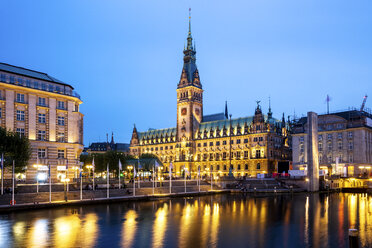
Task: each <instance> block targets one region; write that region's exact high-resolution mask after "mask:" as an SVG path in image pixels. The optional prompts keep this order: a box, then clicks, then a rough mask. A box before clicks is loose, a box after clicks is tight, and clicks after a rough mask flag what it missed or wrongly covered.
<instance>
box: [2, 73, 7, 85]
mask: <svg viewBox="0 0 372 248" xmlns="http://www.w3.org/2000/svg"><path fill="white" fill-rule="evenodd" d="M1 82H4V83H6V75H5V74H1Z"/></svg>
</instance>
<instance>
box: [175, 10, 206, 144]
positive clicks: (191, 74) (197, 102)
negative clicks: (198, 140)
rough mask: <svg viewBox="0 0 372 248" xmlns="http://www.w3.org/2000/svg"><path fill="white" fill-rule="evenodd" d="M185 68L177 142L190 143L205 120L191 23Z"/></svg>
mask: <svg viewBox="0 0 372 248" xmlns="http://www.w3.org/2000/svg"><path fill="white" fill-rule="evenodd" d="M183 54H184V57H183V68H182V73H181V78H180V81H179V83H178V86H177V141H179V142H180V141H183V142H187V143H189V142H190V141H192V140H193V139H194V135H195V133H196V131H197V130H198V128H199V124H200V123H201V122H202V118H203V89H202V85H201V83H200V78H199V72H198V69H197V67H196V64H195V61H196V57H195V54H196V51H195V44H193V42H192V36H191V22H190V17H189V32H188V36H187V46H186V48H184V50H183Z"/></svg>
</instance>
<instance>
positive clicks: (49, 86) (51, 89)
mask: <svg viewBox="0 0 372 248" xmlns="http://www.w3.org/2000/svg"><path fill="white" fill-rule="evenodd" d="M48 90H49V91H50V92H53V90H54V86H53V84H49V85H48Z"/></svg>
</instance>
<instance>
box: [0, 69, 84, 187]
mask: <svg viewBox="0 0 372 248" xmlns="http://www.w3.org/2000/svg"><path fill="white" fill-rule="evenodd" d="M73 89H74V88H73V87H72V86H71V85H69V84H66V83H64V82H62V81H60V80H58V79H55V78H53V77H51V76H50V75H48V74H46V73H43V72H38V71H34V70H30V69H26V68H22V67H18V66H13V65H9V64H5V63H0V126H1V127H3V128H6V129H7V130H11V131H14V132H17V133H19V134H20V135H24V136H26V137H27V138H28V139H29V140H30V143H31V148H32V155H31V159H30V161H29V165H28V166H27V169H26V179H27V180H34V179H36V177H37V173H45V171H46V170H47V168H48V165H49V164H50V165H51V168H52V170H51V173H52V177H53V178H57V177H58V178H61V176H62V175H67V176H68V177H73V175H74V174H75V171H74V170H76V168H77V167H76V166H77V165H78V161H79V156H80V153H81V152H82V150H83V114H82V113H80V112H79V105H80V104H81V103H82V101H81V100H80V96H79V95H78V94H77V93H76V92H75V91H74V90H73Z"/></svg>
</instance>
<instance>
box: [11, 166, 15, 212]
mask: <svg viewBox="0 0 372 248" xmlns="http://www.w3.org/2000/svg"><path fill="white" fill-rule="evenodd" d="M12 179H13V180H12V181H13V183H12V205H15V202H14V159H13V168H12Z"/></svg>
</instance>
